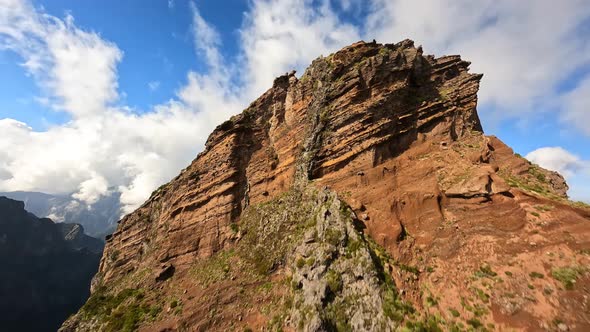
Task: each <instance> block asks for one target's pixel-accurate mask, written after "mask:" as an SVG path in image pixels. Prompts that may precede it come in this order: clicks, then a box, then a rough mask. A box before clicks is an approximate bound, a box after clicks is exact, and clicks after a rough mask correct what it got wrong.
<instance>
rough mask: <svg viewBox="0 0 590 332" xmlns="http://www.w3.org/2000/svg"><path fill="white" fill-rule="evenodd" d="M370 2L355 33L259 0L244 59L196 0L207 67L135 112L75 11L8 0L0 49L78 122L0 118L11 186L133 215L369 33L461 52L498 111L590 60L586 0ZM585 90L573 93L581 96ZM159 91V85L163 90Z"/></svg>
mask: <svg viewBox="0 0 590 332" xmlns="http://www.w3.org/2000/svg"><path fill="white" fill-rule="evenodd" d="M360 3H361V2H360V1H358V0H341V1H340V3H339V5H338V6H339V7H340V8H343V9H345V10H348V11H354V10H357V9H358V8H359V6H360ZM371 3H372V6H373V10H372V12H371V15H370V17H369V18H368V20H367V23H366V25H365V26H362V27H355V26H353V25H350V24H348V23H345V22H343V21H342V20H341V19H340V18H339V17H338V15H337V14H336V12H335V11H334V9H333V7H332V6H331V2H330V1H329V0H320V1H312V0H302V1H299V0H256V1H252V2H250V8H249V10H248V12H247V13H245V15H244V22H243V24H242V26H241V28H240V30H239V38H240V39H239V43H240V49H241V53H240V54H239V55H238V56H236V57H232V58H231V59H225V58H224V56H223V54H222V53H221V52H220V51H219V49H220V47H221V45H222V41H221V37H220V34H219V33H218V32H217V31H216V30H215V29H214V28H213V27H212V26H211V25H209V24H208V23H207V22H206V20H205V19H204V18H203V17H202V16H201V14H200V11H199V10H198V8H197V7H196V6H195V5H194V4H192V3H191V4H190V8H191V10H192V18H193V20H192V33H193V37H194V45H195V49H196V52H197V54H198V55H199V59H200V60H203V61H204V63H205V64H206V66H207V68H208V70H207V71H205V72H200V73H197V72H189V73H187V76H186V83H185V85H184V86H183V87H181V88H180V89H179V90H178V91H177V95H176V96H175V98H173V99H172V100H169V101H167V102H165V103H162V104H161V105H157V106H155V107H154V108H153V109H150V110H145V111H147V112H146V113H141V114H138V113H137V112H133V111H131V110H129V108H128V107H126V106H116V105H115V104H116V102H118V101H119V99H123V100H124V99H125V98H120V97H121V96H122V95H123V94H122V93H120V92H118V86H117V84H118V82H117V65H118V63H119V62H120V61H121V59H122V57H123V52H122V51H121V50H120V49H119V48H118V46H117V45H114V44H113V43H111V42H109V41H107V40H105V39H104V38H103V37H102V36H100V35H98V34H96V33H94V32H89V31H84V30H82V29H80V28H78V27H77V26H76V25H75V23H74V20H73V18H72V17H71V16H66V17H65V19H63V20H62V19H58V18H56V17H53V16H50V15H48V14H46V13H44V12H43V10H42V9H37V8H34V7H33V5H31V4H30V3H29V2H27V1H18V0H0V51H1V50H10V51H14V52H16V53H17V54H19V55H20V56H21V57H22V59H23V63H22V65H23V68H25V70H26V71H27V73H29V74H30V75H32V76H33V77H34V78H35V80H36V81H37V82H38V83H39V85H40V87H41V88H42V91H43V92H44V94H45V95H43V96H39V98H38V99H39V100H43V101H44V102H45V103H46V104H47V105H50V106H51V107H53V108H57V109H60V110H62V111H66V112H68V113H69V114H70V115H71V116H72V118H71V121H70V122H68V123H66V124H63V125H60V126H53V127H50V128H49V129H47V130H45V131H34V130H33V129H31V128H30V127H28V126H27V125H26V124H24V123H21V122H18V121H15V120H11V119H3V120H2V119H0V132H2V134H3V136H2V137H3V139H2V140H0V190H39V191H45V192H50V193H68V192H75V194H74V197H75V198H77V199H79V200H81V201H85V202H87V203H91V202H93V201H96V200H97V199H98V198H100V197H101V196H102V195H106V194H108V193H109V190H111V189H109V188H116V190H118V191H120V192H121V202H122V204H123V205H124V210H125V212H130V211H131V210H133V209H134V208H135V207H137V206H138V205H140V204H141V203H142V202H143V201H144V200H145V199H146V198H147V197H148V196H149V194H150V193H151V191H152V190H154V189H155V188H157V187H158V186H159V185H161V184H162V183H164V182H166V181H168V180H169V179H171V178H172V177H173V176H175V175H176V174H178V172H179V171H180V169H182V168H183V167H185V166H187V165H188V164H189V163H190V161H191V160H192V159H193V158H194V157H195V155H196V154H197V152H199V151H200V150H201V149H202V147H203V144H204V142H205V140H206V138H207V136H208V134H209V133H210V132H211V130H212V129H213V128H214V127H215V126H216V125H217V124H219V123H220V122H222V121H223V120H226V119H227V118H228V117H229V116H231V115H233V114H235V113H237V112H239V111H240V110H242V109H243V107H244V106H246V105H247V104H248V103H249V102H251V101H253V100H254V98H256V97H258V96H259V95H260V94H261V93H263V92H264V91H265V90H267V89H268V88H270V87H271V84H272V81H273V79H274V78H275V77H276V76H278V75H281V74H283V73H285V72H288V71H290V70H291V69H297V70H302V69H304V68H305V66H307V65H308V64H309V63H310V62H311V61H312V60H313V59H314V58H316V57H317V56H319V55H320V54H323V55H328V54H329V53H331V52H334V51H336V50H338V49H339V48H341V47H343V46H345V45H347V44H350V43H352V42H355V41H357V40H360V39H361V37H364V38H365V39H368V40H370V39H373V38H376V39H378V40H379V41H381V42H397V41H399V40H401V39H404V38H407V37H410V38H414V39H415V40H416V41H417V42H418V43H423V44H424V45H425V47H426V51H427V52H436V53H438V54H439V55H441V54H443V53H460V54H462V55H463V56H464V58H465V59H468V60H471V61H473V63H474V65H473V68H474V70H475V71H477V72H484V73H485V74H486V76H485V78H484V81H483V85H482V92H481V94H480V95H481V97H482V101H483V102H484V103H489V104H495V105H498V106H499V107H500V109H506V108H511V109H512V110H515V109H516V110H518V109H522V110H523V111H526V110H529V109H530V106H531V105H532V104H534V103H535V101H536V100H545V99H547V98H552V97H553V94H552V92H551V91H552V90H551V89H552V86H553V84H554V82H556V81H558V80H559V79H561V78H563V77H566V76H567V75H568V74H569V73H570V72H571V71H572V70H575V69H576V68H578V67H579V66H580V65H581V64H582V63H584V62H585V61H589V59H590V52H588V50H590V48H589V45H588V43H589V41H588V40H585V39H584V36H579V35H577V34H575V33H573V32H572V30H573V29H575V27H576V26H577V25H578V24H579V23H580V21H581V19H582V18H584V17H587V16H588V14H589V12H590V5H589V3H588V2H587V1H583V0H579V1H576V0H568V1H564V2H560V4H559V6H557V5H555V4H554V2H549V1H547V0H539V1H534V2H533V1H518V2H514V1H508V0H502V1H492V0H484V2H478V3H477V4H475V3H473V2H472V1H467V0H461V1H458V2H457V1H451V0H445V1H437V2H432V1H417V2H416V1H409V0H391V1H390V0H388V1H385V0H372V1H371ZM168 6H169V7H170V8H172V7H174V2H173V1H172V0H170V1H168ZM548 22H551V23H550V24H549V23H548ZM368 32H370V33H368ZM573 55H575V56H573ZM586 85H589V86H590V84H583V85H581V86H580V88H579V89H577V90H576V91H579V92H576V91H574V92H572V96H575V97H577V98H579V100H582V98H583V97H584V95H585V93H586V92H585V91H587V90H586V89H587V88H586ZM148 88H150V89H154V90H155V89H157V88H158V82H150V83H148ZM574 94H575V95H574ZM586 95H589V94H587V93H586ZM573 99H574V98H573V97H572V98H571V100H573ZM514 105H517V107H515V106H514ZM568 105H569V109H570V110H571V111H570V113H567V114H569V117H568V116H564V119H566V120H567V121H579V122H580V121H581V120H580V119H585V115H587V114H588V112H585V111H583V110H585V108H584V107H585V106H584V103H582V102H581V101H580V103H579V104H575V103H572V104H568ZM516 113H518V112H513V113H512V114H516ZM567 169H569V168H566V170H567ZM577 174H580V173H579V172H575V173H574V177H572V179H576V178H575V176H576V175H577ZM572 181H573V180H572ZM572 181H570V182H572ZM570 184H571V183H570ZM572 187H573V188H574V187H575V186H572ZM572 196H574V194H572ZM588 197H590V195H589V196H588Z"/></svg>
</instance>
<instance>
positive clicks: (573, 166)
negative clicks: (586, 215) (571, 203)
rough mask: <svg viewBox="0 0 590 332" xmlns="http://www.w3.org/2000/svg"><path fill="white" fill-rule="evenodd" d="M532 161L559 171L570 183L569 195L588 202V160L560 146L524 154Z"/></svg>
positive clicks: (589, 198) (589, 165) (589, 175)
mask: <svg viewBox="0 0 590 332" xmlns="http://www.w3.org/2000/svg"><path fill="white" fill-rule="evenodd" d="M526 158H527V159H528V160H530V161H532V162H533V163H535V164H537V165H539V166H541V167H543V168H546V169H549V170H552V171H556V172H558V173H560V174H561V175H563V176H564V177H565V178H566V180H567V181H568V184H569V185H570V187H571V188H570V191H569V195H570V196H571V197H572V198H573V199H575V200H582V201H586V202H590V161H588V160H583V159H582V158H580V157H579V156H577V155H575V154H573V153H571V152H569V151H567V150H565V149H564V148H562V147H543V148H539V149H537V150H534V151H532V152H530V153H529V154H527V155H526Z"/></svg>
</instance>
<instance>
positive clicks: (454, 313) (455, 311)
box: [449, 308, 461, 318]
mask: <svg viewBox="0 0 590 332" xmlns="http://www.w3.org/2000/svg"><path fill="white" fill-rule="evenodd" d="M449 312H450V313H451V315H453V317H455V318H457V317H459V316H461V314H459V311H457V310H456V309H453V308H449Z"/></svg>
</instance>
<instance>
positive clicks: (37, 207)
mask: <svg viewBox="0 0 590 332" xmlns="http://www.w3.org/2000/svg"><path fill="white" fill-rule="evenodd" d="M0 196H6V197H8V198H11V199H14V200H17V201H23V202H25V208H26V209H27V211H29V212H31V213H33V214H34V215H36V216H39V217H42V218H50V219H51V220H53V221H56V222H64V223H80V224H81V225H82V226H83V227H84V230H85V232H86V234H88V235H89V236H92V237H95V238H99V239H104V237H105V236H106V235H108V234H111V233H112V232H113V231H114V230H115V228H116V226H117V220H118V219H119V217H120V216H121V205H120V202H119V196H120V194H119V193H117V192H115V191H112V192H111V193H110V194H108V195H107V196H104V197H101V198H100V199H99V200H98V201H97V202H96V203H94V204H92V205H91V206H89V205H87V204H86V203H84V202H81V201H79V200H77V199H74V198H72V195H49V194H44V193H39V192H30V191H13V192H0Z"/></svg>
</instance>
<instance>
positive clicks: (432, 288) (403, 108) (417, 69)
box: [62, 40, 590, 331]
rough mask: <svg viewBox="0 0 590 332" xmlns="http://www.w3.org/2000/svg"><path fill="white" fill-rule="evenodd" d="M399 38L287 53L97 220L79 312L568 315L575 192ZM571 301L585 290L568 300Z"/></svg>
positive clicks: (125, 320)
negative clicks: (243, 105) (513, 145)
mask: <svg viewBox="0 0 590 332" xmlns="http://www.w3.org/2000/svg"><path fill="white" fill-rule="evenodd" d="M468 66H469V63H468V62H466V61H463V60H462V59H461V58H460V57H459V56H444V57H440V58H435V57H434V56H425V55H423V54H422V49H421V48H419V47H418V48H416V47H415V46H414V44H413V42H411V41H409V40H405V41H402V42H400V43H398V44H386V45H381V44H377V43H364V42H359V43H356V44H353V45H351V46H348V47H346V48H344V49H342V50H340V51H338V52H336V53H334V54H332V55H330V56H328V57H321V58H319V59H317V60H315V61H314V62H313V63H312V65H311V66H310V67H309V68H308V69H307V70H306V72H305V73H304V74H303V75H302V76H301V78H297V77H296V76H295V74H294V73H289V74H286V75H284V76H281V77H279V78H277V79H276V80H275V82H274V84H273V87H272V88H271V89H270V90H268V91H267V92H266V93H264V94H263V95H262V96H261V97H260V98H259V99H258V100H256V101H255V102H253V103H252V104H251V105H250V106H249V107H248V108H247V109H246V110H245V111H244V112H243V113H241V114H239V115H237V116H234V117H232V118H231V119H230V120H228V121H226V122H225V123H223V124H221V125H220V126H219V127H217V128H216V130H215V131H214V132H213V133H212V134H211V135H210V137H209V139H208V141H207V144H206V147H205V150H204V151H203V152H202V153H200V154H199V156H197V158H196V159H195V160H194V161H193V163H192V164H191V165H190V166H188V167H187V168H186V169H184V170H183V171H182V172H181V174H180V175H179V176H177V177H176V178H175V179H173V180H172V181H171V182H170V183H168V184H166V185H164V186H162V187H161V188H159V189H158V190H156V191H155V192H154V193H153V194H152V196H151V197H150V198H149V199H148V201H147V202H146V203H144V204H143V205H142V206H141V207H140V208H139V209H138V210H136V211H135V212H134V213H132V214H130V215H128V216H126V217H125V218H123V219H122V220H121V221H120V223H119V226H118V228H117V231H116V232H115V233H113V235H112V236H109V237H107V245H106V248H105V252H104V255H103V258H102V260H101V264H100V269H99V273H98V274H97V276H96V277H95V280H94V282H93V295H92V297H91V299H90V300H89V301H88V302H87V303H86V305H85V306H84V307H83V308H82V310H81V311H80V312H79V313H78V314H77V315H75V316H74V317H72V318H71V319H69V320H68V321H67V322H66V323H64V325H63V327H62V330H63V331H75V330H78V331H84V330H105V331H108V330H125V329H128V330H134V329H140V330H145V331H161V330H170V329H172V330H231V329H234V330H240V329H245V328H254V329H277V328H285V329H293V330H306V331H324V330H325V331H329V330H371V331H383V330H396V329H400V328H402V327H403V328H407V329H410V330H420V329H427V330H436V329H442V330H469V329H476V330H503V329H516V330H536V329H545V330H552V329H558V328H559V329H563V328H564V327H565V328H567V329H571V330H580V331H582V330H584V329H587V328H589V327H590V325H589V324H590V323H589V322H590V317H589V316H588V314H587V313H588V312H589V311H588V310H586V309H587V308H588V295H589V294H588V281H589V276H588V268H589V267H588V264H589V257H588V251H589V249H590V240H589V239H590V237H589V236H588V235H589V233H590V224H589V223H588V222H589V221H590V210H589V209H588V208H587V207H586V206H584V205H583V204H575V203H572V202H570V201H568V200H567V196H566V191H567V185H566V184H565V181H564V180H563V178H562V177H561V176H559V175H558V174H556V173H553V172H549V171H547V170H544V169H542V168H540V167H538V166H536V165H533V164H531V163H529V162H528V161H526V160H525V159H523V158H521V157H519V156H517V155H515V154H514V153H513V151H512V150H511V149H510V148H509V147H507V146H506V145H505V144H503V143H502V142H501V141H500V140H499V139H497V138H495V137H488V136H485V135H484V134H483V131H482V126H481V123H480V122H479V118H478V116H477V112H476V105H477V91H478V87H479V81H480V80H481V78H482V75H475V74H470V73H469V72H468ZM585 308H586V309H585Z"/></svg>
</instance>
